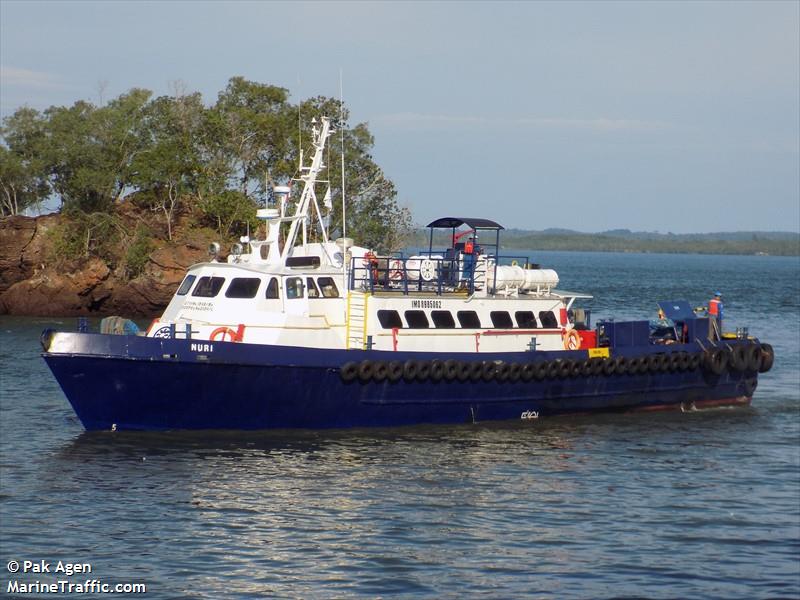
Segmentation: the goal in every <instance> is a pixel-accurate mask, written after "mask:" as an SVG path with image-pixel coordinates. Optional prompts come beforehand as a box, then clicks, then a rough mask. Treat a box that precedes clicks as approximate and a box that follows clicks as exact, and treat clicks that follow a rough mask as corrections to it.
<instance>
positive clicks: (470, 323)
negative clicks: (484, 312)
mask: <svg viewBox="0 0 800 600" xmlns="http://www.w3.org/2000/svg"><path fill="white" fill-rule="evenodd" d="M456 316H457V317H458V322H459V323H460V324H461V327H463V328H464V329H480V328H481V320H480V318H479V317H478V313H476V312H475V311H474V310H460V311H458V312H457V313H456Z"/></svg>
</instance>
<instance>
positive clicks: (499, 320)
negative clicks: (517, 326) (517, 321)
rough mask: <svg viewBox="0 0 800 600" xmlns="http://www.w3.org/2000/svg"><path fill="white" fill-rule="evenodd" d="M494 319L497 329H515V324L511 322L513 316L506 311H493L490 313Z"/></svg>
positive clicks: (493, 322) (493, 323)
mask: <svg viewBox="0 0 800 600" xmlns="http://www.w3.org/2000/svg"><path fill="white" fill-rule="evenodd" d="M489 317H490V318H491V319H492V325H493V326H494V327H496V328H497V329H513V328H514V323H513V322H512V321H511V315H510V314H508V312H507V311H505V310H493V311H492V312H490V313H489Z"/></svg>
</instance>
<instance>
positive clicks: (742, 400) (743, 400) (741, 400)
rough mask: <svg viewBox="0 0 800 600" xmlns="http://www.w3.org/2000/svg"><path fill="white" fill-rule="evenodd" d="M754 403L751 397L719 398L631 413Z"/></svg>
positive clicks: (652, 407) (636, 408)
mask: <svg viewBox="0 0 800 600" xmlns="http://www.w3.org/2000/svg"><path fill="white" fill-rule="evenodd" d="M752 401H753V398H752V397H751V396H736V397H735V398H718V399H715V400H697V401H695V402H680V403H678V404H657V405H655V406H640V407H635V408H631V409H630V412H649V411H657V410H692V408H695V409H701V408H716V407H719V406H747V405H748V404H750V403H751V402H752Z"/></svg>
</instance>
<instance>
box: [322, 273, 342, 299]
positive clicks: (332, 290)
mask: <svg viewBox="0 0 800 600" xmlns="http://www.w3.org/2000/svg"><path fill="white" fill-rule="evenodd" d="M317 283H319V287H320V289H321V290H322V297H323V298H338V297H339V289H338V288H337V287H336V282H335V281H334V280H333V277H320V278H319V279H317Z"/></svg>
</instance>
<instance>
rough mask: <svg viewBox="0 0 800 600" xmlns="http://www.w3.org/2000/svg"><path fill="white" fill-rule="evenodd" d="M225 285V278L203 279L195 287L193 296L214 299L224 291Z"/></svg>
mask: <svg viewBox="0 0 800 600" xmlns="http://www.w3.org/2000/svg"><path fill="white" fill-rule="evenodd" d="M223 283H225V278H224V277H201V278H200V280H199V281H198V282H197V285H196V286H194V291H193V292H192V296H199V297H200V298H213V297H214V296H216V295H217V294H219V291H220V290H221V289H222V284H223Z"/></svg>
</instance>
